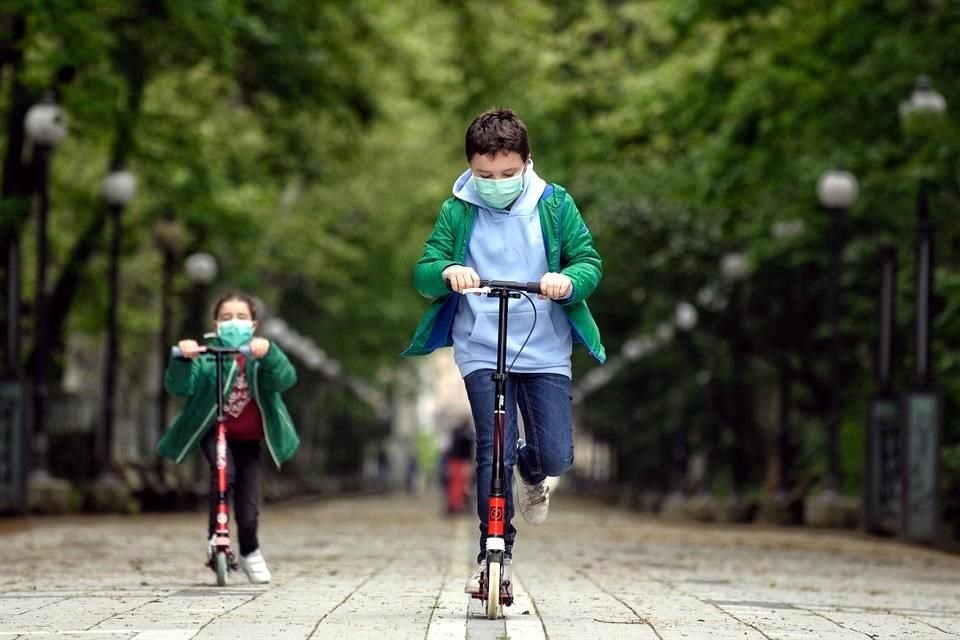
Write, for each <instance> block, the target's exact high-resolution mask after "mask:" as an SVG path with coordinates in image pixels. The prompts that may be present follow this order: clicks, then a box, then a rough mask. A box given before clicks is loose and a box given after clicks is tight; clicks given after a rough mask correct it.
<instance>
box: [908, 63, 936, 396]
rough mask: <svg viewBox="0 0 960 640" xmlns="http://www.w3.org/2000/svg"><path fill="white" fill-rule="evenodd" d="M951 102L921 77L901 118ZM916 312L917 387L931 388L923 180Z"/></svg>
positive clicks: (929, 238)
mask: <svg viewBox="0 0 960 640" xmlns="http://www.w3.org/2000/svg"><path fill="white" fill-rule="evenodd" d="M946 109H947V101H946V100H945V99H944V97H943V96H942V95H940V94H939V93H937V92H936V91H935V90H934V89H933V88H932V86H931V84H930V79H929V78H927V77H926V76H920V77H919V78H917V82H916V86H915V87H914V89H913V93H911V95H910V99H909V100H907V101H905V102H903V103H901V104H900V118H901V120H902V121H903V122H904V124H906V123H907V122H908V121H909V120H911V119H913V118H916V117H920V118H926V117H929V116H937V115H940V114H942V113H943V112H945V111H946ZM916 218H917V224H916V285H915V286H916V289H915V291H916V310H915V316H914V338H915V341H916V358H915V359H914V384H915V386H917V387H918V388H922V389H929V388H930V387H932V385H933V372H932V370H931V366H930V364H931V363H930V343H931V328H932V323H931V318H930V296H931V294H932V291H933V269H934V259H933V244H934V243H933V239H934V227H933V224H932V223H931V221H930V215H929V209H928V206H927V191H926V185H925V184H924V183H923V181H922V180H921V181H920V184H919V186H918V189H917V205H916Z"/></svg>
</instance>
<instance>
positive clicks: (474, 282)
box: [443, 264, 480, 293]
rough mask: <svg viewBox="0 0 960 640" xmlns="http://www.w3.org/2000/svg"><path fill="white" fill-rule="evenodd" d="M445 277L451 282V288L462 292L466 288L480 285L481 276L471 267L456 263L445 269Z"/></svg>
mask: <svg viewBox="0 0 960 640" xmlns="http://www.w3.org/2000/svg"><path fill="white" fill-rule="evenodd" d="M443 279H444V280H446V281H447V282H449V283H450V288H451V289H453V290H454V291H456V292H457V293H460V292H461V291H463V290H464V289H472V288H476V287H479V286H480V276H478V275H477V272H476V271H474V270H473V269H471V268H470V267H465V266H463V265H459V264H455V265H452V266H449V267H447V268H446V269H444V270H443Z"/></svg>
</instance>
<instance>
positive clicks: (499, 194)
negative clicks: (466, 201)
mask: <svg viewBox="0 0 960 640" xmlns="http://www.w3.org/2000/svg"><path fill="white" fill-rule="evenodd" d="M523 173H524V172H523V171H521V172H520V173H518V174H517V175H515V176H510V177H509V178H501V179H500V180H493V179H491V178H478V177H477V176H473V186H474V188H475V189H476V190H477V195H478V196H480V198H481V199H482V200H483V201H484V202H486V203H487V204H488V205H490V206H491V207H493V208H494V209H504V208H506V206H507V205H508V204H510V203H511V202H513V201H514V200H516V199H517V197H518V196H519V195H520V194H521V193H523Z"/></svg>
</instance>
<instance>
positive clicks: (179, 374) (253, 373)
mask: <svg viewBox="0 0 960 640" xmlns="http://www.w3.org/2000/svg"><path fill="white" fill-rule="evenodd" d="M209 344H211V345H214V346H223V344H222V343H221V342H220V341H219V340H212V341H211V342H210V343H209ZM215 366H216V365H215V364H214V360H213V358H204V357H200V358H194V359H193V360H186V359H183V358H173V357H171V358H170V362H169V364H168V365H167V373H166V375H165V376H164V379H163V384H164V387H166V389H167V392H168V393H170V394H172V395H175V396H186V397H187V403H186V405H185V406H184V407H183V411H181V412H180V414H179V415H177V417H176V418H174V419H173V424H171V425H170V428H169V429H168V430H167V432H166V433H165V434H164V435H163V437H162V438H161V439H160V442H159V443H158V444H157V452H158V453H159V454H160V455H162V456H164V457H165V458H170V459H171V460H173V461H175V462H183V460H184V458H186V457H187V455H188V454H189V453H190V452H191V451H193V449H194V448H195V447H196V446H197V444H198V443H199V442H200V440H202V439H203V436H204V434H205V433H207V430H208V429H209V428H210V427H211V425H214V424H215V423H216V420H217V396H216V395H215V394H216V391H215V388H216V384H217V383H216V375H217V374H216V369H215ZM246 369H247V380H249V381H250V382H249V384H250V389H251V392H252V395H253V399H254V401H255V402H256V403H257V406H258V407H259V408H260V415H261V416H262V418H263V435H264V440H266V443H267V448H268V449H269V450H270V456H271V457H272V458H273V461H274V463H276V465H277V466H278V467H279V466H280V464H281V463H282V462H284V461H286V460H289V459H290V457H291V456H292V455H293V454H294V452H295V451H296V450H297V447H298V446H299V445H300V438H299V437H298V436H297V431H296V428H295V427H294V425H293V419H292V418H291V417H290V413H289V412H288V411H287V407H286V405H284V404H283V399H282V398H281V397H280V394H281V393H282V392H283V391H286V390H287V389H289V388H290V387H292V386H293V385H294V384H295V383H296V382H297V371H296V369H294V368H293V365H292V364H290V361H289V360H288V359H287V356H286V355H285V354H284V353H283V351H281V350H280V347H278V346H277V345H276V343H274V342H271V343H270V349H269V350H268V351H267V354H266V355H265V356H264V357H263V358H259V359H257V358H250V357H248V358H247V367H246ZM236 377H237V363H236V361H235V360H234V361H230V362H229V365H227V364H226V363H225V366H224V384H223V389H222V390H221V393H223V396H224V399H226V398H227V396H229V394H230V391H231V390H232V389H233V383H234V380H235V379H236Z"/></svg>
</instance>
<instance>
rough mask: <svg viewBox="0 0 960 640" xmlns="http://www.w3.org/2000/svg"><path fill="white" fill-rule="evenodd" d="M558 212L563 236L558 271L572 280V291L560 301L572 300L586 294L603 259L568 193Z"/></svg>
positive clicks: (596, 280)
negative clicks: (561, 210) (562, 209)
mask: <svg viewBox="0 0 960 640" xmlns="http://www.w3.org/2000/svg"><path fill="white" fill-rule="evenodd" d="M561 215H562V234H563V237H562V240H561V243H562V244H561V247H560V272H561V273H563V274H564V275H566V276H568V277H569V278H570V280H572V281H573V294H572V295H571V296H570V298H568V299H566V300H564V301H563V302H562V303H561V304H565V305H567V304H576V303H577V302H580V301H582V300H586V299H587V298H589V297H590V295H591V294H592V293H593V292H594V290H595V289H596V288H597V285H598V284H600V278H601V276H602V275H603V260H602V259H601V258H600V254H599V253H598V252H597V250H596V248H594V246H593V236H592V235H590V230H589V229H587V225H586V223H585V222H584V221H583V216H581V215H580V210H579V209H577V205H576V203H574V201H573V198H572V197H570V195H569V194H567V198H566V202H565V203H564V211H563V212H562V214H561Z"/></svg>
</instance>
